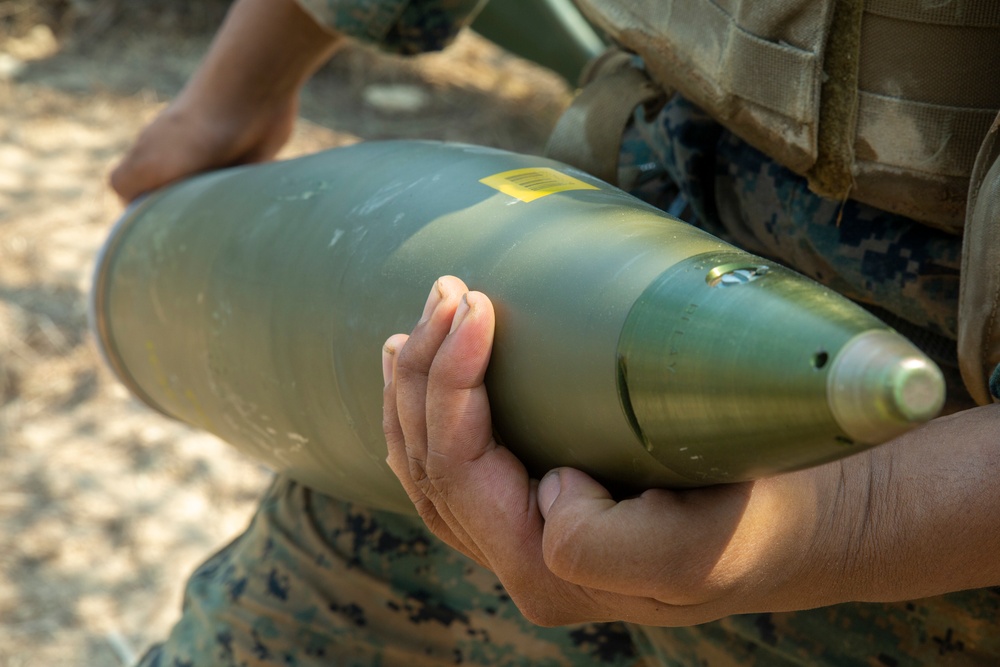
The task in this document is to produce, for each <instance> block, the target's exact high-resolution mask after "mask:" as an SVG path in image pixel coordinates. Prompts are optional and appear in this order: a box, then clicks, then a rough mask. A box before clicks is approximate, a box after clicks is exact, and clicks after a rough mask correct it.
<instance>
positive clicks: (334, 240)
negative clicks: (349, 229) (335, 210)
mask: <svg viewBox="0 0 1000 667" xmlns="http://www.w3.org/2000/svg"><path fill="white" fill-rule="evenodd" d="M343 235H344V230H343V229H338V230H337V231H335V232H334V233H333V238H332V239H330V245H328V246H327V248H332V247H333V246H334V245H336V244H337V241H339V240H340V237H341V236H343Z"/></svg>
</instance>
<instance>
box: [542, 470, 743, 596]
mask: <svg viewBox="0 0 1000 667" xmlns="http://www.w3.org/2000/svg"><path fill="white" fill-rule="evenodd" d="M540 487H541V488H540V491H539V493H540V497H541V499H542V500H543V501H544V502H545V503H546V507H547V509H546V511H545V530H544V537H543V553H544V558H545V563H546V565H547V566H548V567H549V569H550V570H551V571H552V572H553V573H555V574H556V575H557V576H559V577H560V578H562V579H565V580H567V581H571V582H573V583H576V584H579V585H581V586H587V587H593V588H598V589H600V590H604V591H610V592H614V593H619V594H622V595H627V596H653V597H656V598H658V599H660V600H663V601H665V602H668V603H670V604H671V605H702V604H705V603H709V602H711V601H712V600H713V599H714V598H716V597H717V596H719V595H721V593H722V591H723V589H724V588H725V586H726V585H727V584H728V583H729V581H728V579H726V577H725V575H724V570H725V568H724V567H723V568H720V567H719V566H720V562H721V561H722V559H723V558H724V557H729V558H731V557H733V553H732V552H727V547H729V546H730V543H731V541H732V539H733V536H734V534H735V532H736V531H737V529H738V527H739V524H740V520H741V517H742V516H743V513H744V510H745V509H746V504H747V501H748V497H749V486H748V485H725V486H719V487H712V488H708V489H697V490H692V491H681V492H672V491H665V490H652V491H647V492H645V493H643V494H642V495H641V496H638V497H636V498H630V499H626V500H623V501H621V502H616V501H615V500H614V499H613V498H612V497H611V495H610V494H609V493H608V491H607V489H605V488H604V487H603V486H601V485H600V484H598V483H597V482H596V481H594V480H593V479H592V478H591V477H589V476H588V475H586V474H584V473H582V472H580V471H578V470H574V469H571V468H560V469H558V470H557V471H555V472H554V473H550V475H547V476H546V478H545V479H543V480H542V483H541V484H540ZM723 565H724V564H723Z"/></svg>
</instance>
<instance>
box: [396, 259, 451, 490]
mask: <svg viewBox="0 0 1000 667" xmlns="http://www.w3.org/2000/svg"><path fill="white" fill-rule="evenodd" d="M466 289H467V288H466V287H465V283H463V282H462V281H461V280H459V279H458V278H455V277H454V276H444V277H442V278H439V279H438V280H437V281H436V282H435V283H434V286H433V287H432V288H431V291H430V294H429V295H428V297H427V302H426V303H425V304H424V311H423V314H422V315H421V318H420V321H419V322H417V325H416V326H415V327H414V329H413V333H412V334H411V335H410V338H409V339H408V340H407V342H406V345H405V346H403V348H402V349H401V350H400V352H399V354H398V355H397V359H396V371H395V375H394V382H395V384H396V406H397V414H398V417H399V424H400V428H401V430H402V433H403V441H404V442H405V445H406V455H407V460H408V462H409V467H410V476H411V477H412V478H413V480H414V481H415V482H416V483H417V484H423V483H424V479H425V477H426V474H425V472H424V471H425V465H426V458H427V419H426V416H427V411H426V408H427V403H426V398H427V376H428V374H429V372H430V368H431V363H432V362H433V360H434V356H435V355H436V354H437V352H438V349H439V348H440V347H441V343H442V341H444V339H445V337H446V336H447V335H448V331H449V329H450V328H451V322H452V316H453V315H454V313H455V309H456V308H457V307H458V303H459V301H460V299H461V296H462V294H464V293H465V291H466Z"/></svg>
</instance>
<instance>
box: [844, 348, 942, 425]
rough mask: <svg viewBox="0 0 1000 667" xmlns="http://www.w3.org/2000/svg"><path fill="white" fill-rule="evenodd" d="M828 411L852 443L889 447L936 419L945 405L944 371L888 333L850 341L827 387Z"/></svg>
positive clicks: (915, 349) (916, 350) (918, 351)
mask: <svg viewBox="0 0 1000 667" xmlns="http://www.w3.org/2000/svg"><path fill="white" fill-rule="evenodd" d="M827 396H828V400H829V402H830V411H831V412H832V413H833V416H834V419H836V421H837V424H838V425H839V426H840V427H841V428H842V429H843V430H844V432H845V433H846V434H847V435H848V436H849V437H850V438H851V439H853V440H855V441H857V442H861V443H866V444H877V443H880V442H885V441H886V440H889V439H891V438H893V437H895V436H897V435H899V434H900V433H903V432H904V431H907V430H909V429H911V428H913V427H914V426H916V425H918V424H920V423H923V422H926V421H928V420H930V419H933V418H934V417H935V416H937V414H938V413H939V412H940V411H941V408H942V406H943V405H944V400H945V383H944V376H943V375H942V374H941V370H940V369H939V368H938V367H937V366H936V365H935V364H934V362H933V361H931V360H930V359H928V358H927V357H926V356H925V355H924V354H923V353H922V352H920V350H918V349H917V348H916V347H914V346H913V344H912V343H910V342H909V341H907V340H906V339H905V338H903V337H902V336H900V335H899V334H897V333H895V332H893V331H889V330H875V331H868V332H865V333H863V334H860V335H858V336H855V337H854V338H853V339H851V340H850V341H848V343H847V344H846V345H845V346H844V347H843V348H842V349H841V350H840V353H839V354H838V355H837V357H836V359H834V362H833V365H832V367H831V369H830V375H829V380H828V385H827Z"/></svg>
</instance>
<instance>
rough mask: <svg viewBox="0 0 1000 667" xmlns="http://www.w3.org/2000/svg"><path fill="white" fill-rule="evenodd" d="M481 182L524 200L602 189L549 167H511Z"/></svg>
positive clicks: (482, 179) (480, 180)
mask: <svg viewBox="0 0 1000 667" xmlns="http://www.w3.org/2000/svg"><path fill="white" fill-rule="evenodd" d="M479 182H480V183H482V184H483V185H488V186H490V187H491V188H493V189H494V190H499V191H500V192H502V193H504V194H505V195H510V196H511V197H514V198H516V199H520V200H521V201H523V202H529V201H535V200H536V199H538V198H540V197H544V196H546V195H551V194H555V193H557V192H567V191H569V190H600V188H598V187H597V186H596V185H591V184H590V183H584V182H583V181H581V180H580V179H579V178H573V177H572V176H568V175H567V174H564V173H562V172H561V171H556V170H555V169H550V168H549V167H531V168H528V169H511V170H510V171H504V172H501V173H499V174H494V175H492V176H487V177H486V178H481V179H479Z"/></svg>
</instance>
